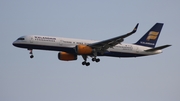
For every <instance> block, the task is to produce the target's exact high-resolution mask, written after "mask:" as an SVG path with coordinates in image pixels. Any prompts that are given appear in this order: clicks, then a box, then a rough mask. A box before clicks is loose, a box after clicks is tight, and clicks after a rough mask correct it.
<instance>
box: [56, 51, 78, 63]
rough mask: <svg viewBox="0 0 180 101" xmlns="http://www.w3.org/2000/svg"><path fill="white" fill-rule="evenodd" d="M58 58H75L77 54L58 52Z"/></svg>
mask: <svg viewBox="0 0 180 101" xmlns="http://www.w3.org/2000/svg"><path fill="white" fill-rule="evenodd" d="M58 59H59V60H63V61H72V60H77V55H74V54H70V53H66V52H59V53H58Z"/></svg>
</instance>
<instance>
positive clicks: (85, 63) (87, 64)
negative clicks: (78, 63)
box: [82, 61, 90, 66]
mask: <svg viewBox="0 0 180 101" xmlns="http://www.w3.org/2000/svg"><path fill="white" fill-rule="evenodd" d="M82 65H86V66H89V65H90V63H89V62H86V61H83V62H82Z"/></svg>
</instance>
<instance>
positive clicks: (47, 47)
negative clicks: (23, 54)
mask: <svg viewBox="0 0 180 101" xmlns="http://www.w3.org/2000/svg"><path fill="white" fill-rule="evenodd" d="M13 45H14V46H16V47H20V48H26V49H40V50H51V51H64V52H67V53H71V54H76V51H75V49H74V48H68V47H57V46H44V45H43V46H42V45H33V44H13ZM97 55H98V56H110V57H139V56H145V55H142V54H134V53H121V52H105V53H104V54H100V53H98V54H97Z"/></svg>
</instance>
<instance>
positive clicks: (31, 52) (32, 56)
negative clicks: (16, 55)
mask: <svg viewBox="0 0 180 101" xmlns="http://www.w3.org/2000/svg"><path fill="white" fill-rule="evenodd" d="M28 50H29V51H30V52H29V54H31V55H30V58H31V59H32V58H34V55H33V51H32V49H28Z"/></svg>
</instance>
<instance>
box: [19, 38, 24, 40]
mask: <svg viewBox="0 0 180 101" xmlns="http://www.w3.org/2000/svg"><path fill="white" fill-rule="evenodd" d="M17 40H25V39H24V38H18V39H17Z"/></svg>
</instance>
